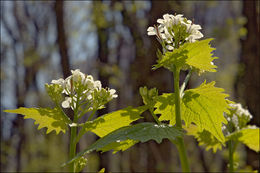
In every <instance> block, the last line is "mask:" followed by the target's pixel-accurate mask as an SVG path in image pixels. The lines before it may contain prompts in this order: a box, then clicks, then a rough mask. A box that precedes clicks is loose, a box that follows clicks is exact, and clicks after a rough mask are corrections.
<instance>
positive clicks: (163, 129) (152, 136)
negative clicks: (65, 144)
mask: <svg viewBox="0 0 260 173" xmlns="http://www.w3.org/2000/svg"><path fill="white" fill-rule="evenodd" d="M182 135H183V133H182V132H181V131H180V130H179V129H178V128H176V127H173V126H171V125H167V124H161V125H157V124H155V123H148V122H145V123H139V124H136V125H133V126H126V127H122V128H120V129H117V130H115V131H113V132H112V133H109V134H108V135H106V136H104V137H103V138H100V139H99V140H97V141H96V142H95V143H94V144H92V145H91V146H90V147H88V148H87V149H85V150H84V151H82V152H80V153H78V154H77V156H76V157H74V158H73V159H71V160H70V161H68V162H67V163H66V164H70V163H71V162H73V161H74V160H75V159H77V158H79V157H81V156H83V155H85V154H87V153H89V152H91V151H94V150H97V151H99V150H103V149H106V148H107V146H109V145H111V144H112V145H113V143H115V142H122V141H126V140H129V139H130V140H133V141H138V142H139V141H140V142H146V141H149V140H155V141H156V142H157V143H161V141H162V139H165V138H166V139H171V140H175V139H176V137H180V136H182Z"/></svg>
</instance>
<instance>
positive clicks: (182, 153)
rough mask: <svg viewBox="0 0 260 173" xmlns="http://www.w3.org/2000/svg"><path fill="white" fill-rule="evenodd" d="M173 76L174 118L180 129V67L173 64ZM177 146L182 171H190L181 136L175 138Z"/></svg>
mask: <svg viewBox="0 0 260 173" xmlns="http://www.w3.org/2000/svg"><path fill="white" fill-rule="evenodd" d="M173 77H174V93H175V116H176V117H175V119H176V126H177V127H179V128H180V129H182V123H181V100H180V99H181V98H180V87H179V80H180V69H177V68H176V67H175V66H174V67H173ZM177 148H178V151H179V156H180V161H181V166H182V171H183V172H190V166H189V162H188V157H187V152H186V148H185V145H184V141H183V137H178V138H177Z"/></svg>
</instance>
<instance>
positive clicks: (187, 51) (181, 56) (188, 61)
mask: <svg viewBox="0 0 260 173" xmlns="http://www.w3.org/2000/svg"><path fill="white" fill-rule="evenodd" d="M211 40H213V39H206V40H201V41H196V42H194V43H185V44H184V45H183V46H181V47H180V48H178V49H174V50H173V51H172V52H166V53H165V55H163V56H162V58H160V59H159V60H158V61H157V64H156V65H154V67H153V69H157V68H159V67H162V66H163V67H165V68H167V69H169V70H172V67H173V65H174V66H176V67H177V68H179V69H183V70H186V69H187V68H190V67H191V68H193V69H195V70H196V71H198V72H199V73H201V72H204V71H208V72H215V71H216V69H215V68H217V66H215V65H214V64H213V63H212V61H213V60H214V59H217V57H213V54H212V51H213V50H215V48H212V47H211V46H210V44H209V42H210V41H211Z"/></svg>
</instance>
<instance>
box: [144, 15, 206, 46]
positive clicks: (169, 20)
mask: <svg viewBox="0 0 260 173" xmlns="http://www.w3.org/2000/svg"><path fill="white" fill-rule="evenodd" d="M157 22H158V23H159V25H157V26H156V25H154V27H149V28H148V29H147V32H148V35H156V36H157V39H158V41H159V42H160V43H161V44H162V46H163V47H164V48H165V49H167V50H168V51H172V50H173V49H174V48H176V47H179V46H180V45H182V44H184V43H185V42H190V43H192V42H195V41H196V40H197V39H200V38H202V37H203V34H202V33H201V32H200V31H199V30H200V29H201V26H200V25H196V24H193V22H192V21H191V20H188V19H187V18H184V17H183V15H182V14H178V15H172V14H164V15H163V19H158V20H157Z"/></svg>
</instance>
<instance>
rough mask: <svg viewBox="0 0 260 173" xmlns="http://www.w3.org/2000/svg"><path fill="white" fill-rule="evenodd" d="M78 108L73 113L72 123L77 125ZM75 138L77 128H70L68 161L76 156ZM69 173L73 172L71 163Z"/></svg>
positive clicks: (73, 167)
mask: <svg viewBox="0 0 260 173" xmlns="http://www.w3.org/2000/svg"><path fill="white" fill-rule="evenodd" d="M77 110H78V108H76V110H75V111H74V120H73V123H77V122H78V116H77V114H78V111H77ZM76 137H77V127H71V131H70V153H69V159H72V158H74V157H75V156H76V146H77V142H76ZM70 172H75V164H74V162H73V163H71V165H70Z"/></svg>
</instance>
